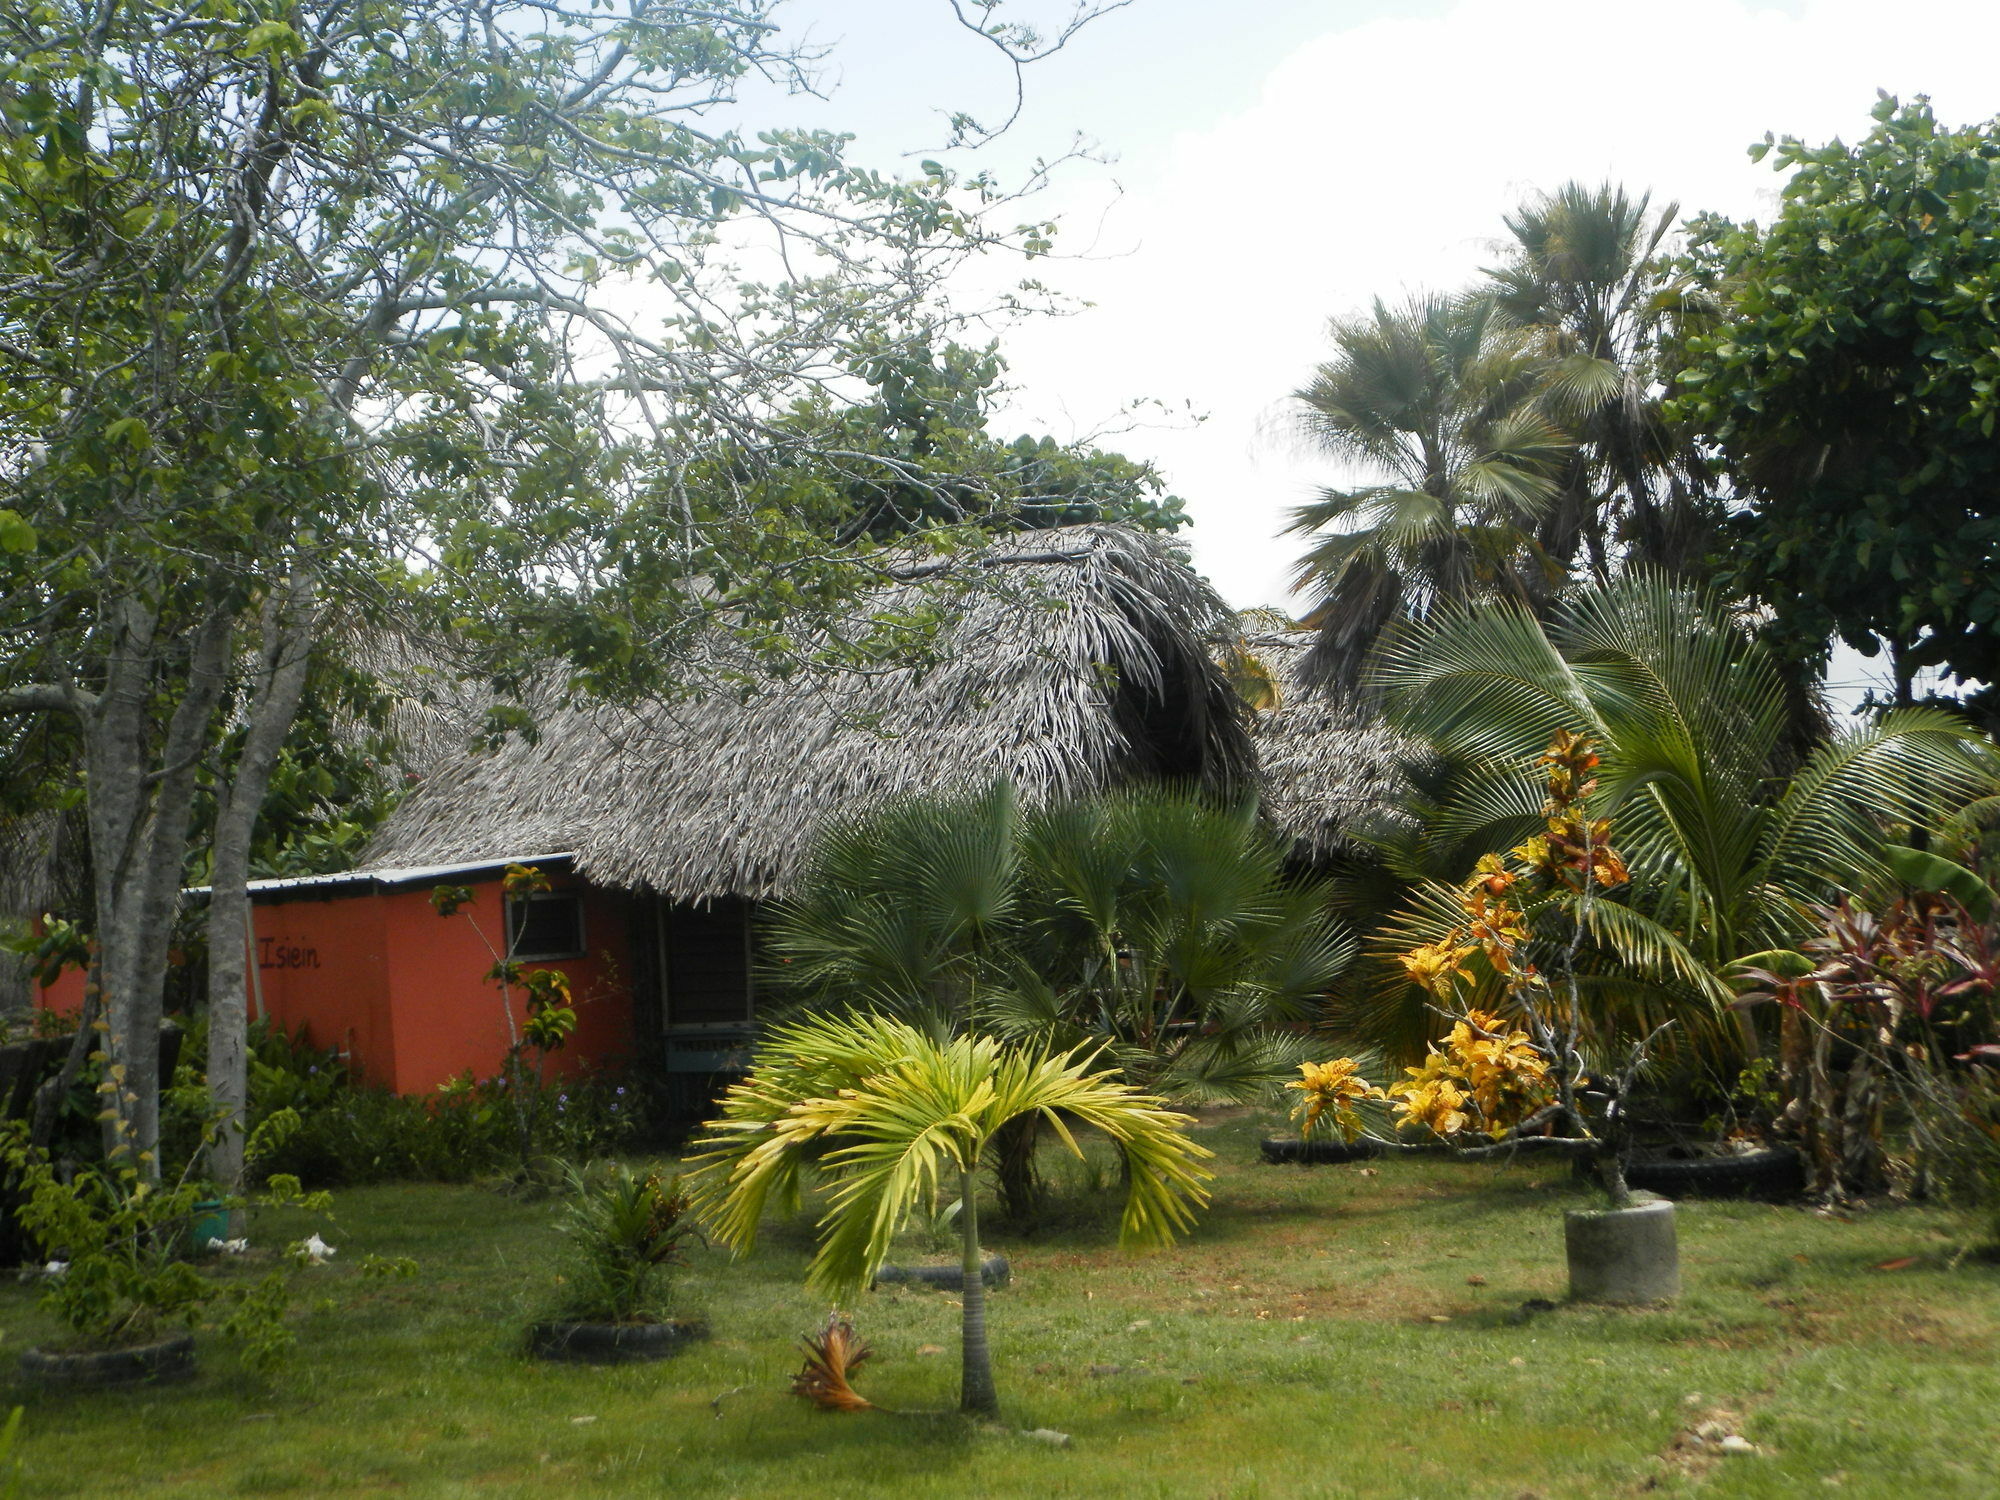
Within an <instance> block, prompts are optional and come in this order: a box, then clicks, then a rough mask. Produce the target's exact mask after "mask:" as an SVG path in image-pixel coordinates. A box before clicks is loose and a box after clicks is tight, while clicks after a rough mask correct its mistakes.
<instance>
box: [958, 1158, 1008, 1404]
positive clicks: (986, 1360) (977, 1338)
mask: <svg viewBox="0 0 2000 1500" xmlns="http://www.w3.org/2000/svg"><path fill="white" fill-rule="evenodd" d="M958 1190H959V1193H960V1195H961V1196H960V1198H959V1212H958V1223H959V1229H960V1232H961V1233H962V1235H963V1236H964V1238H963V1240H962V1243H961V1248H962V1251H963V1254H962V1255H961V1258H960V1260H959V1265H960V1267H961V1268H962V1270H963V1275H962V1276H961V1278H960V1284H961V1289H962V1295H961V1298H960V1302H961V1306H962V1307H963V1309H964V1319H963V1321H962V1322H961V1323H960V1325H959V1328H960V1334H959V1370H960V1376H959V1397H958V1409H959V1410H960V1411H962V1412H964V1413H966V1414H967V1415H968V1416H974V1417H986V1418H989V1419H990V1418H994V1417H998V1416H999V1415H1000V1396H999V1393H998V1392H996V1391H995V1390H994V1389H993V1352H992V1350H991V1349H989V1348H988V1347H987V1343H986V1278H985V1277H984V1276H982V1275H981V1274H980V1264H979V1259H980V1257H979V1174H978V1171H977V1169H976V1167H975V1168H973V1169H968V1170H966V1171H964V1172H961V1173H960V1174H959V1189H958Z"/></svg>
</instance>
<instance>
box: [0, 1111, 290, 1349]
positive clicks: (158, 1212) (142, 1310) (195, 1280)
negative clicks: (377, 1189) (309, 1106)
mask: <svg viewBox="0 0 2000 1500" xmlns="http://www.w3.org/2000/svg"><path fill="white" fill-rule="evenodd" d="M296 1123H297V1117H296V1116H292V1115H281V1116H277V1117H274V1118H273V1120H272V1121H271V1122H270V1123H269V1125H267V1126H266V1128H265V1131H264V1133H263V1136H262V1137H261V1138H259V1137H253V1139H252V1145H253V1146H260V1145H262V1144H264V1143H266V1142H269V1141H272V1140H275V1139H276V1138H277V1137H279V1136H281V1135H282V1134H283V1133H284V1132H285V1131H286V1130H288V1129H292V1128H294V1127H295V1126H296ZM0 1158H4V1160H5V1161H6V1163H7V1165H8V1166H9V1167H10V1168H11V1169H12V1171H13V1172H14V1173H16V1174H17V1175H18V1178H19V1181H20V1184H21V1193H22V1202H21V1205H20V1207H19V1209H18V1210H17V1213H18V1215H19V1218H20V1220H21V1224H22V1226H23V1227H24V1228H25V1229H26V1230H27V1231H28V1232H29V1233H30V1234H31V1235H33V1236H34V1238H35V1240H36V1241H37V1242H38V1243H39V1244H40V1245H41V1246H42V1247H43V1249H44V1250H45V1252H46V1253H47V1254H49V1255H50V1256H52V1257H53V1259H52V1260H51V1262H50V1264H49V1268H48V1273H47V1274H46V1275H45V1277H44V1279H43V1283H42V1297H41V1301H42V1305H43V1306H44V1307H45V1308H47V1309H48V1310H49V1311H50V1312H51V1313H53V1314H54V1315H55V1316H56V1317H57V1318H58V1319H60V1320H61V1321H62V1323H63V1325H64V1326H65V1327H67V1328H68V1329H69V1331H70V1334H71V1336H72V1338H73V1339H74V1341H75V1342H76V1343H77V1344H78V1345H79V1346H82V1347H85V1348H96V1349H116V1348H125V1347H130V1346H132V1345H135V1344H143V1343H147V1342H150V1341H151V1340H153V1339H156V1338H158V1337H160V1336H161V1335H162V1334H163V1333H164V1332H165V1331H166V1330H167V1329H170V1328H174V1327H177V1326H179V1327H184V1326H191V1325H192V1324H193V1323H195V1322H196V1321H197V1319H198V1318H199V1317H200V1316H201V1314H202V1313H203V1312H204V1311H206V1310H207V1309H209V1308H211V1307H213V1306H216V1305H218V1304H220V1305H222V1306H225V1307H226V1308H227V1309H228V1313H227V1315H226V1316H225V1317H224V1318H223V1320H222V1324H221V1326H222V1328H223V1330H224V1331H225V1332H227V1333H229V1334H231V1335H233V1336H234V1337H236V1338H238V1339H239V1340H240V1341H241V1342H242V1344H243V1346H244V1354H245V1358H246V1359H247V1360H248V1361H249V1362H250V1363H251V1364H252V1365H253V1367H260V1368H261V1367H268V1366H269V1365H270V1364H272V1363H273V1362H275V1360H276V1359H277V1358H278V1357H279V1356H280V1355H282V1354H283V1353H284V1351H285V1350H286V1349H287V1348H289V1347H290V1344H291V1335H290V1334H289V1332H288V1331H287V1330H286V1328H285V1327H284V1314H285V1309H286V1306H287V1304H288V1301H289V1293H288V1288H287V1285H286V1281H285V1277H284V1274H283V1273H282V1272H279V1271H273V1272H271V1273H270V1274H268V1275H266V1276H264V1277H261V1278H259V1279H258V1280H256V1281H254V1282H251V1283H249V1284H247V1285H246V1284H242V1283H237V1284H233V1285H232V1284H229V1283H224V1282H219V1281H217V1280H215V1279H213V1278H211V1277H208V1276H204V1275H202V1273H201V1272H200V1271H199V1270H197V1269H196V1268H195V1266H194V1265H193V1264H191V1262H190V1261H189V1258H188V1255H189V1252H190V1250H191V1249H192V1247H191V1246H190V1244H189V1243H188V1241H189V1238H190V1231H191V1226H192V1224H193V1221H194V1218H195V1216H196V1212H197V1207H196V1205H197V1204H198V1203H199V1202H200V1201H201V1200H202V1199H203V1198H204V1197H205V1196H206V1195H207V1193H208V1191H209V1189H208V1188H207V1187H206V1186H205V1185H204V1184H202V1183H201V1182H199V1181H197V1180H195V1179H194V1178H193V1177H191V1176H188V1177H183V1178H182V1179H181V1180H180V1181H179V1182H175V1183H160V1182H154V1181H151V1180H150V1179H148V1178H147V1177H146V1176H145V1175H144V1174H143V1173H141V1172H140V1171H139V1170H138V1168H137V1167H136V1166H133V1165H131V1160H132V1158H131V1154H130V1152H129V1151H122V1152H121V1155H120V1157H118V1158H115V1159H114V1160H113V1161H111V1162H108V1163H106V1164H105V1165H103V1166H101V1167H83V1168H80V1169H78V1170H76V1171H75V1172H74V1173H73V1174H71V1175H69V1176H68V1177H67V1179H65V1177H64V1175H63V1174H61V1173H59V1172H58V1171H57V1169H56V1166H55V1163H54V1162H53V1161H52V1160H51V1159H50V1158H49V1156H48V1154H47V1153H46V1152H44V1151H40V1150H38V1149H36V1148H35V1147H34V1146H32V1145H30V1144H29V1143H28V1140H27V1134H26V1131H25V1130H24V1129H22V1128H20V1127H19V1126H18V1125H16V1126H15V1127H14V1128H13V1129H12V1130H11V1131H10V1132H9V1133H8V1134H7V1135H6V1137H5V1139H4V1144H3V1145H0ZM245 1202H247V1203H249V1204H251V1205H253V1206H256V1207H265V1208H272V1207H296V1208H304V1209H308V1210H315V1211H323V1210H324V1209H325V1208H326V1207H327V1206H328V1205H327V1200H326V1196H325V1194H323V1193H306V1192H304V1191H302V1190H301V1188H300V1185H299V1182H298V1180H297V1179H296V1178H294V1177H290V1176H287V1175H284V1174H282V1173H273V1174H272V1175H271V1177H270V1178H269V1180H268V1182H267V1184H266V1186H265V1189H264V1191H263V1192H262V1193H261V1194H259V1195H258V1196H257V1197H256V1198H255V1199H252V1200H236V1201H235V1203H232V1205H231V1206H236V1204H240V1203H245Z"/></svg>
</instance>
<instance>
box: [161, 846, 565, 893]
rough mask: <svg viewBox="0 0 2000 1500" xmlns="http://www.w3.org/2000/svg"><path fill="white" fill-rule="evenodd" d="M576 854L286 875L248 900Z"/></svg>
mask: <svg viewBox="0 0 2000 1500" xmlns="http://www.w3.org/2000/svg"><path fill="white" fill-rule="evenodd" d="M575 859H576V854H575V852H574V851H569V852H566V853H562V854H519V855H516V854H506V855H501V856H499V857H498V858H495V859H469V860H461V861H459V862H458V863H456V864H449V865H389V866H384V867H382V868H380V869H374V870H342V871H340V872H338V873H337V874H333V875H287V876H278V877H274V878H272V879H268V880H253V881H251V882H250V885H249V890H250V899H251V900H253V901H255V900H257V899H258V898H259V897H265V898H281V897H284V896H288V895H291V894H293V893H297V894H299V895H302V896H317V895H332V894H333V893H334V892H336V891H339V890H341V889H343V888H344V887H348V886H366V887H371V888H373V889H375V890H400V889H402V888H403V887H405V886H412V885H425V884H428V883H430V882H433V881H441V880H447V879H449V878H451V877H452V876H454V875H476V874H478V873H480V872H481V871H484V870H504V869H506V868H507V866H509V865H541V866H548V865H560V866H562V867H564V868H567V867H568V866H569V865H571V864H572V863H574V861H575ZM209 891H210V887H208V886H205V885H197V886H190V887H189V888H188V889H187V890H185V891H183V892H182V893H181V894H182V895H184V896H206V895H208V894H209Z"/></svg>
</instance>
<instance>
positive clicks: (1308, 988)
mask: <svg viewBox="0 0 2000 1500" xmlns="http://www.w3.org/2000/svg"><path fill="white" fill-rule="evenodd" d="M1326 905H1327V893H1326V891H1325V889H1324V887H1322V886H1321V885H1319V884H1317V883H1314V882H1310V881H1301V880H1297V879H1294V878H1293V877H1291V876H1290V875H1288V874H1287V872H1286V869H1285V850H1284V847H1283V845H1282V844H1281V843H1280V842H1279V841H1278V840H1277V839H1275V838H1273V837H1272V836H1271V835H1270V833H1269V832H1268V831H1267V830H1265V829H1264V828H1263V827H1262V826H1261V824H1260V823H1259V822H1258V819H1257V814H1256V809H1255V806H1254V805H1252V804H1243V805H1239V806H1236V807H1217V806H1214V805H1212V804H1210V803H1207V802H1204V801H1202V800H1201V799H1199V798H1197V797H1193V796H1189V795H1187V794H1184V793H1180V792H1175V791H1166V790H1159V789H1132V790H1127V791H1123V792H1117V793H1111V794H1107V795H1103V796H1099V797H1094V798H1089V799H1085V800H1081V801H1077V802H1072V803H1065V804H1060V805H1057V806H1055V807H1051V808H1046V809H1042V810H1039V811H1037V812H1034V813H1029V814H1023V813H1022V812H1020V811H1019V809H1018V808H1017V807H1016V805H1015V802H1014V797H1013V793H1012V790H1011V788H1009V787H1008V786H1006V785H1004V784H1002V785H1000V786H996V787H994V788H993V789H991V790H989V791H987V792H984V793H981V794H979V795H977V796H973V797H961V798H920V799H909V800H907V801H902V802H895V803H890V804H887V805H885V806H884V807H881V808H879V809H877V810H874V811H871V812H870V813H868V814H867V815H865V816H863V817H861V818H859V819H856V820H853V821H851V822H848V823H844V824H839V825H835V826H833V827H831V828H829V829H827V830H826V831H825V832H824V833H823V834H822V835H821V837H820V839H819V841H818V842H817V844H816V845H815V848H814V850H813V852H812V853H811V855H810V856H809V857H808V860H807V862H806V866H805V869H804V872H803V874H802V876H801V879H800V880H799V882H798V885H797V886H796V888H795V891H794V894H793V895H792V896H791V897H790V898H789V899H788V900H786V901H784V902H782V903H780V904H779V905H778V906H777V907H776V908H775V909H774V911H773V914H772V918H771V921H770V924H769V926H768V928H767V931H766V946H767V950H768V951H769V953H770V954H771V955H772V957H773V958H774V959H776V961H777V962H776V964H775V965H774V968H775V970H776V974H777V976H778V977H779V978H780V980H781V982H782V984H783V986H784V988H786V989H787V990H790V991H791V992H792V993H793V994H795V995H797V996H799V997H800V998H802V999H803V1000H805V1001H807V1002H809V1003H812V1004H814V1005H816V1006H821V1007H825V1006H835V1007H842V1008H860V1009H873V1010H878V1011H882V1012H885V1013H889V1014H894V1015H896V1016H899V1017H900V1018H902V1019H904V1020H906V1021H909V1022H911V1023H913V1024H916V1025H919V1026H922V1027H924V1028H926V1029H927V1030H930V1031H931V1032H933V1033H934V1034H937V1035H940V1036H942V1035H949V1034H951V1033H953V1032H955V1031H962V1030H972V1031H981V1032H991V1033H993V1034H996V1035H1000V1036H1003V1037H1006V1038H1009V1039H1011V1040H1016V1041H1023V1040H1031V1041H1034V1042H1036V1043H1039V1044H1041V1045H1044V1046H1048V1047H1058V1048H1067V1047H1074V1046H1082V1045H1086V1044H1087V1045H1091V1046H1093V1047H1096V1046H1102V1047H1105V1048H1107V1049H1108V1055H1109V1056H1110V1057H1111V1058H1112V1059H1113V1060H1114V1061H1115V1062H1116V1063H1117V1064H1118V1066H1119V1067H1120V1068H1121V1069H1122V1070H1123V1071H1124V1074H1125V1076H1126V1077H1127V1078H1128V1079H1129V1080H1130V1081H1132V1082H1134V1083H1137V1084H1140V1085H1142V1086H1144V1087H1146V1088H1149V1089H1154V1090H1157V1091H1158V1092H1160V1093H1162V1094H1164V1095H1166V1096H1167V1097H1169V1098H1171V1099H1173V1100H1175V1101H1176V1102H1178V1103H1184V1104H1194V1103H1221V1102H1229V1103H1242V1102H1246V1101H1248V1100H1250V1099H1253V1098H1256V1097H1258V1096H1260V1095H1261V1094H1262V1093H1263V1091H1264V1090H1265V1089H1267V1088H1268V1087H1269V1086H1270V1085H1271V1084H1272V1083H1274V1082H1275V1081H1277V1080H1278V1079H1279V1078H1282V1077H1283V1076H1285V1075H1286V1074H1288V1073H1289V1072H1290V1070H1291V1067H1292V1066H1293V1064H1294V1062H1295V1061H1296V1059H1295V1058H1294V1057H1293V1053H1294V1052H1296V1051H1297V1047H1296V1046H1295V1045H1293V1044H1292V1043H1291V1040H1290V1038H1289V1036H1288V1035H1287V1031H1286V1028H1288V1027H1289V1026H1290V1025H1291V1023H1295V1022H1299V1021H1303V1020H1307V1019H1309V1018H1310V1016H1311V1013H1312V1010H1313V1007H1314V1006H1315V1004H1316V1003H1317V1002H1318V1000H1319V998H1320V997H1321V996H1323V995H1324V994H1325V993H1326V992H1327V990H1328V989H1329V988H1330V987H1331V986H1332V984H1333V982H1334V980H1335V979H1336V978H1337V976H1338V975H1339V974H1340V973H1341V971H1342V970H1343V969H1344V968H1345V967H1346V965H1347V964H1348V962H1349V961H1350V959H1351V958H1352V956H1353V942H1352V939H1351V938H1350V937H1349V935H1348V934H1347V933H1346V931H1345V930H1344V929H1343V928H1341V927H1340V926H1339V924H1338V923H1336V922H1335V921H1334V920H1333V919H1332V918H1331V917H1330V916H1329V915H1328V914H1327V911H1326Z"/></svg>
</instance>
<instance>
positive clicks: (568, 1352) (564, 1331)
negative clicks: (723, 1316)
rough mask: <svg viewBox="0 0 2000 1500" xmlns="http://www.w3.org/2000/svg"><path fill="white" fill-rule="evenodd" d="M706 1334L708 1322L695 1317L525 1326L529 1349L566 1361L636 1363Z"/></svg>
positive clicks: (543, 1356)
mask: <svg viewBox="0 0 2000 1500" xmlns="http://www.w3.org/2000/svg"><path fill="white" fill-rule="evenodd" d="M707 1337H708V1324H707V1323H705V1322H703V1321H701V1320H700V1319H698V1318H687V1319H679V1320H676V1321H674V1322H671V1323H537V1324H535V1325H534V1326H533V1327H532V1328H530V1329H529V1330H528V1352H529V1353H531V1354H533V1355H534V1356H535V1357H536V1358H537V1359H551V1360H557V1361H560V1362H562V1363H565V1364H574V1365H622V1364H635V1363H637V1362H639V1361H641V1360H651V1359H665V1358H666V1357H667V1356H668V1355H670V1354H676V1353H678V1352H680V1350H682V1349H684V1348H686V1347H687V1346H688V1345H689V1344H692V1343H698V1342H699V1341H700V1340H702V1339H705V1338H707Z"/></svg>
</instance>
